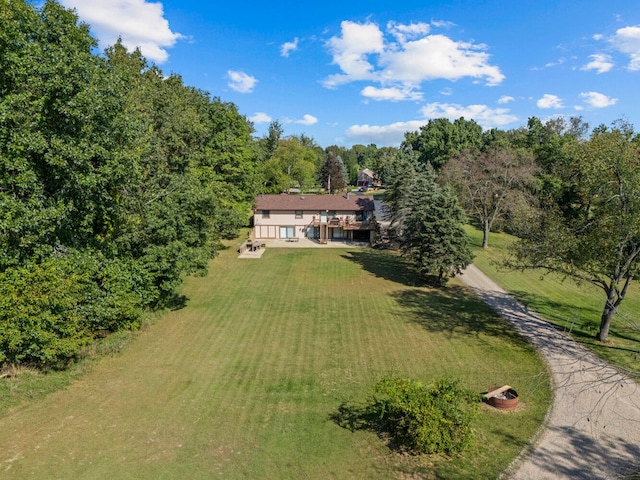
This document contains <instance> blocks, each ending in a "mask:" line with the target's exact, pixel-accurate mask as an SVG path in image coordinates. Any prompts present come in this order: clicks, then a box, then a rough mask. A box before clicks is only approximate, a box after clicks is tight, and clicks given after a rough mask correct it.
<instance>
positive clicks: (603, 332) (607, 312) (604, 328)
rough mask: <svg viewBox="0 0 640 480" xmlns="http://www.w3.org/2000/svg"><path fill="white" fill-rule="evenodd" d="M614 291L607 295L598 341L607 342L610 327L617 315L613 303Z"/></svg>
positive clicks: (597, 336)
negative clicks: (614, 316)
mask: <svg viewBox="0 0 640 480" xmlns="http://www.w3.org/2000/svg"><path fill="white" fill-rule="evenodd" d="M613 296H614V294H613V290H612V291H611V292H610V293H609V294H608V295H607V303H605V305H604V309H603V310H602V316H601V317H600V330H599V331H598V334H597V335H596V340H599V341H601V342H606V341H607V339H608V338H609V327H610V326H611V320H612V319H613V315H614V314H615V313H616V307H615V305H614V303H613Z"/></svg>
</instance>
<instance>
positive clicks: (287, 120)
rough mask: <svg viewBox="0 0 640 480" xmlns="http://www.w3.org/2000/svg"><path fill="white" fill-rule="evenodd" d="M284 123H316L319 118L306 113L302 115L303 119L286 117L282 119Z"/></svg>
mask: <svg viewBox="0 0 640 480" xmlns="http://www.w3.org/2000/svg"><path fill="white" fill-rule="evenodd" d="M282 123H297V124H298V125H315V124H316V123H318V119H317V118H316V117H314V116H313V115H309V114H308V113H306V114H305V115H303V116H302V118H301V119H298V120H295V119H292V118H285V119H283V120H282Z"/></svg>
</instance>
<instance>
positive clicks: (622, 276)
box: [387, 117, 640, 341]
mask: <svg viewBox="0 0 640 480" xmlns="http://www.w3.org/2000/svg"><path fill="white" fill-rule="evenodd" d="M401 150H402V152H403V161H402V162H396V163H395V164H394V165H393V166H388V167H387V168H388V170H387V172H388V179H389V181H388V183H387V186H388V187H389V191H388V193H387V196H388V200H389V203H390V206H391V209H392V213H393V220H394V222H395V223H396V225H397V228H398V230H399V239H400V247H401V249H402V250H403V251H405V253H407V254H408V255H409V258H411V259H412V260H413V262H414V264H416V265H417V266H418V267H419V268H421V266H424V265H425V252H429V250H431V251H430V253H429V255H430V257H429V258H431V260H430V262H431V263H432V265H431V266H430V267H429V269H428V272H429V273H430V274H431V275H433V274H437V275H438V276H439V278H440V279H442V278H443V277H446V276H447V275H454V274H456V273H458V272H459V271H460V270H461V269H462V268H464V267H465V266H466V265H467V264H468V263H469V262H470V261H471V260H470V256H469V253H468V247H467V245H466V244H465V242H463V241H458V242H457V243H455V236H456V235H457V234H455V233H453V232H455V231H459V229H457V227H455V226H456V225H459V224H460V223H461V222H462V221H463V220H461V219H460V218H461V217H460V212H459V210H458V207H457V206H456V205H455V202H453V203H452V202H449V205H450V206H449V207H448V209H446V210H443V209H442V205H445V204H446V202H445V201H444V200H440V201H439V202H440V203H438V202H434V200H433V199H432V197H433V192H437V191H440V193H439V194H440V195H444V196H445V197H446V196H448V195H449V194H448V192H447V189H452V190H453V191H454V192H455V193H456V197H457V199H458V201H459V202H460V205H461V206H462V207H464V210H465V211H466V214H467V215H468V216H469V218H470V219H471V220H472V221H473V222H474V223H476V225H477V226H478V227H479V228H481V229H482V231H483V247H485V248H486V247H487V246H488V245H489V235H490V232H491V231H493V230H497V229H499V230H505V231H508V232H509V233H512V234H514V235H516V237H517V238H518V239H519V240H518V241H517V242H516V244H515V245H514V246H513V248H512V251H511V257H510V258H509V259H507V260H506V261H505V265H506V266H507V267H510V268H514V269H523V270H524V269H540V270H542V271H544V272H555V273H558V274H560V275H561V276H564V277H566V278H571V279H573V280H575V281H577V282H585V283H589V284H592V285H594V286H596V287H598V288H599V289H600V290H601V291H602V292H603V294H604V306H603V310H602V314H601V318H600V328H599V330H598V333H597V334H596V337H597V339H598V340H600V341H606V340H607V339H608V335H609V329H610V326H611V321H612V319H613V317H614V315H615V314H616V312H617V309H618V307H619V306H620V304H621V303H622V301H623V300H624V298H625V296H626V295H627V293H628V292H629V288H630V286H631V284H632V283H633V280H634V279H635V278H636V277H637V275H638V273H639V270H640V135H638V134H637V133H635V132H634V129H633V126H632V125H630V124H629V123H628V122H626V121H625V120H623V119H621V120H616V121H614V122H613V123H612V124H611V125H610V126H605V125H600V126H598V127H596V128H594V129H593V130H590V128H589V125H588V124H586V123H585V122H584V121H583V120H582V119H581V118H571V119H569V120H566V119H564V118H557V119H552V120H548V121H547V122H544V123H543V122H542V121H541V120H539V119H537V118H535V117H531V118H530V119H529V120H528V123H527V125H526V127H521V128H518V129H514V130H509V131H502V130H498V129H493V130H487V131H483V130H482V129H481V128H480V126H479V125H477V124H476V123H475V122H474V121H473V120H465V119H464V118H460V119H458V120H455V121H454V122H450V121H449V120H446V119H436V120H432V121H429V122H428V123H427V124H426V125H424V126H423V127H421V128H420V130H419V131H418V132H408V133H407V134H405V140H404V142H403V144H402V146H401ZM425 185H427V186H428V188H426V189H425ZM438 185H439V186H440V187H438ZM438 188H439V189H440V190H438ZM418 197H422V198H424V199H425V200H424V202H420V201H419V200H418ZM425 202H426V203H428V205H429V206H428V207H425V205H424V203H425ZM428 209H431V211H432V212H433V211H439V212H441V213H440V214H439V215H438V216H437V217H436V218H431V219H428V218H426V217H425V213H424V212H425V210H428ZM444 219H448V220H449V225H448V227H447V228H448V230H445V229H443V227H442V225H444V224H445V223H446V222H445V220H444ZM416 221H417V222H418V223H417V224H416ZM392 225H393V223H392ZM420 232H427V233H428V236H426V237H425V236H424V233H420ZM446 232H448V233H446ZM419 233H420V234H421V235H423V237H422V241H418V242H417V245H418V247H416V241H415V238H414V237H415V236H416V235H417V234H419ZM439 238H440V240H439ZM424 243H433V244H439V245H440V251H439V252H437V253H434V252H433V250H434V249H435V247H434V246H429V247H425V245H424ZM434 259H437V261H439V262H441V263H440V264H438V263H437V262H436V263H434ZM443 260H444V263H442V261H443Z"/></svg>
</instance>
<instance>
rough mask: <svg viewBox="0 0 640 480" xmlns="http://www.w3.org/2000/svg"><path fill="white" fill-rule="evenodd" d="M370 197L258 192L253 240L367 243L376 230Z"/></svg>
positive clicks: (350, 194) (254, 214)
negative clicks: (302, 239)
mask: <svg viewBox="0 0 640 480" xmlns="http://www.w3.org/2000/svg"><path fill="white" fill-rule="evenodd" d="M375 226H376V222H375V217H374V203H373V196H371V195H359V194H354V193H346V194H343V195H287V194H281V195H259V196H258V197H256V199H255V204H254V213H253V237H254V238H255V239H270V238H273V239H285V240H290V241H297V239H300V238H309V239H312V240H315V241H317V242H319V243H327V242H328V241H332V240H343V241H344V240H355V241H365V242H370V241H371V240H372V239H373V235H374V232H375Z"/></svg>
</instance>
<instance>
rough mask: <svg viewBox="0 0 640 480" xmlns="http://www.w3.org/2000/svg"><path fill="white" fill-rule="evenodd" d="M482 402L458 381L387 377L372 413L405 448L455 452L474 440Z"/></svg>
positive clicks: (374, 399) (378, 390) (377, 391)
mask: <svg viewBox="0 0 640 480" xmlns="http://www.w3.org/2000/svg"><path fill="white" fill-rule="evenodd" d="M479 405H480V395H479V394H477V393H475V392H473V391H470V390H468V389H465V388H464V387H462V386H461V385H460V384H459V383H458V382H456V381H450V380H439V381H437V382H435V383H433V384H432V385H425V384H423V383H421V382H418V381H415V380H410V379H406V378H384V379H382V380H381V381H380V382H378V383H377V384H376V385H375V386H374V393H373V396H372V399H371V401H370V402H369V407H368V410H369V412H368V413H369V415H370V418H377V423H378V427H379V428H380V430H382V431H384V432H387V433H388V434H389V435H390V436H391V439H392V441H393V443H394V444H395V445H397V446H398V447H399V448H401V449H404V450H407V451H409V452H411V453H445V454H448V455H453V454H456V453H460V452H462V451H463V450H464V449H465V448H467V447H468V446H469V445H470V443H471V441H472V440H473V420H474V418H475V416H476V414H477V411H478V406H479Z"/></svg>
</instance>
